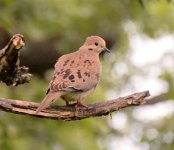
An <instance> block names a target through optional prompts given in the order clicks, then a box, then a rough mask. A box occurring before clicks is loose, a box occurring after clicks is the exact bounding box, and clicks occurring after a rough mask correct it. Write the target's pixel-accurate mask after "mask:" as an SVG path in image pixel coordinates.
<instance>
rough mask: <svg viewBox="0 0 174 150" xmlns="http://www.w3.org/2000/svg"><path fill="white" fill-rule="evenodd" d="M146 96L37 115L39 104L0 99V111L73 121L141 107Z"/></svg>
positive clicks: (67, 108)
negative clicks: (137, 106) (88, 107)
mask: <svg viewBox="0 0 174 150" xmlns="http://www.w3.org/2000/svg"><path fill="white" fill-rule="evenodd" d="M148 96H150V94H149V91H143V92H139V93H134V94H132V95H128V96H124V97H119V98H117V99H115V100H110V101H105V102H99V103H95V104H90V105H89V106H90V109H86V108H83V107H77V108H76V107H75V106H74V105H71V106H50V107H49V108H47V109H45V110H43V111H42V112H40V113H39V114H36V113H35V111H36V108H37V107H38V106H39V103H34V102H27V101H21V100H12V99H4V98H0V110H2V111H7V112H10V113H16V114H23V115H30V116H34V117H41V118H48V119H55V120H64V121H73V120H81V119H84V118H90V117H99V116H103V115H108V114H110V113H112V112H114V111H118V110H120V109H122V108H125V107H129V106H136V105H141V104H144V103H145V100H144V99H145V98H146V97H148Z"/></svg>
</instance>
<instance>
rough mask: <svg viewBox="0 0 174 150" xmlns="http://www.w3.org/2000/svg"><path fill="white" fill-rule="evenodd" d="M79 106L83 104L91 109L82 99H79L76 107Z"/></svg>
mask: <svg viewBox="0 0 174 150" xmlns="http://www.w3.org/2000/svg"><path fill="white" fill-rule="evenodd" d="M78 106H82V107H85V108H87V109H89V108H90V107H89V106H88V105H86V104H85V103H84V102H83V101H82V100H77V103H76V106H75V107H78Z"/></svg>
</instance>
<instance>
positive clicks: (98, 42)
mask: <svg viewBox="0 0 174 150" xmlns="http://www.w3.org/2000/svg"><path fill="white" fill-rule="evenodd" d="M83 46H85V47H86V48H87V50H89V51H94V52H96V53H98V54H100V53H101V52H104V51H106V52H109V53H110V50H109V49H108V48H107V47H106V42H105V40H104V39H103V38H101V37H99V36H90V37H88V38H87V39H86V41H85V43H84V45H83Z"/></svg>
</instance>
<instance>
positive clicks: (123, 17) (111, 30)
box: [0, 0, 174, 150]
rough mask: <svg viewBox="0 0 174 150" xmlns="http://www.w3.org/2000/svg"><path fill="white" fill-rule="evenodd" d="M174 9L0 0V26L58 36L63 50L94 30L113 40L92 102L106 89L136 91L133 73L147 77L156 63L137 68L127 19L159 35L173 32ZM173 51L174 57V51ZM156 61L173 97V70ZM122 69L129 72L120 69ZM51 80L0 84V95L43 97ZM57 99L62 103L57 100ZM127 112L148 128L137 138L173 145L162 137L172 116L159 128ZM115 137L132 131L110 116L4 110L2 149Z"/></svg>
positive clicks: (97, 145) (70, 147)
mask: <svg viewBox="0 0 174 150" xmlns="http://www.w3.org/2000/svg"><path fill="white" fill-rule="evenodd" d="M173 11H174V5H173V3H172V2H168V1H167V0H160V1H157V0H148V1H143V0H141V1H140V0H133V1H130V0H122V1H115V0H110V1H104V0H88V1H86V0H73V1H71V0H66V1H65V0H49V1H48V0H47V1H42V0H37V1H36V0H35V1H34V0H15V1H13V0H1V1H0V26H3V27H5V28H6V29H7V30H8V31H9V32H10V33H12V34H14V33H17V32H18V33H21V34H23V35H24V36H25V38H26V43H27V40H28V41H29V40H33V41H37V40H44V39H49V38H51V37H55V36H58V37H60V39H59V43H58V44H57V45H56V49H57V50H58V51H59V52H60V53H62V54H64V53H67V52H71V51H72V50H74V49H77V48H78V47H79V46H80V45H81V44H82V43H83V41H84V39H85V38H86V37H87V36H89V35H95V34H96V35H99V36H102V37H104V38H106V39H107V40H108V43H109V42H111V43H112V44H111V46H112V47H111V49H112V52H113V53H112V54H111V55H110V56H108V55H103V58H104V59H102V60H103V62H102V64H103V76H102V79H101V82H100V84H99V86H98V88H97V89H96V92H95V93H94V94H93V95H92V96H91V97H90V98H89V100H88V101H87V103H92V102H94V101H95V100H96V101H97V100H104V99H105V92H106V91H109V90H112V91H114V92H116V93H117V94H118V93H119V94H118V95H120V93H122V92H123V91H124V90H126V89H128V91H134V89H135V83H134V82H132V78H133V77H135V76H138V75H139V76H143V77H145V78H146V77H147V76H148V75H147V72H149V70H150V69H149V68H150V67H151V66H154V64H149V65H147V66H143V67H138V66H137V64H134V63H133V62H132V61H131V58H130V51H129V48H130V47H129V44H130V43H129V42H130V39H129V38H130V37H129V33H128V32H127V30H126V29H125V28H126V27H125V24H126V23H127V22H131V23H133V24H134V25H135V26H136V29H137V31H138V33H139V34H141V35H142V34H143V35H146V36H149V37H152V38H157V37H159V36H162V35H166V34H169V33H172V32H173V30H174V19H173V18H174V13H173ZM27 47H28V45H27ZM28 50H29V49H25V51H28ZM48 51H49V50H48ZM157 52H158V50H157ZM48 54H49V52H48ZM149 55H150V54H149ZM169 55H170V57H172V58H173V56H172V55H171V53H170V54H169ZM164 58H167V56H164ZM147 59H148V58H147ZM173 60H174V59H173ZM120 66H121V67H120ZM155 66H158V67H159V68H162V70H163V71H162V72H161V73H160V75H159V76H158V77H157V78H158V79H160V80H162V81H164V82H165V83H166V84H167V86H168V87H169V88H168V90H167V91H166V93H167V97H166V100H167V99H169V98H170V99H173V98H174V93H173V90H174V86H173V85H174V84H173V83H174V78H173V71H172V70H170V69H168V70H167V69H166V68H165V66H163V63H162V61H161V62H158V64H155ZM123 69H125V70H126V71H125V72H124V73H122V74H121V73H120V72H123ZM48 83H49V80H46V79H42V78H40V77H38V76H37V75H34V77H33V80H32V82H31V83H29V84H25V85H21V86H18V87H6V85H4V84H2V83H1V86H0V94H1V97H4V98H12V99H22V100H27V101H37V102H40V101H41V100H42V99H43V97H44V95H45V92H46V89H47V86H48ZM159 94H160V93H159ZM57 104H58V105H60V104H63V102H59V101H58V102H57ZM124 112H125V113H126V115H127V116H128V117H129V123H128V125H129V126H131V125H133V124H141V125H142V126H143V127H144V128H143V129H144V131H143V134H142V137H141V138H140V140H139V143H143V142H146V143H148V144H149V147H150V149H164V148H165V149H167V150H172V149H173V147H174V146H173V145H174V144H173V143H174V142H171V143H170V144H166V143H165V144H164V143H163V141H162V138H161V137H162V136H163V135H165V134H166V133H168V132H169V131H170V132H172V133H173V132H174V129H173V123H172V118H168V119H164V120H163V124H162V125H161V126H160V127H159V128H157V126H154V124H153V123H149V124H145V123H143V122H140V121H137V120H136V119H134V117H133V116H132V111H131V110H128V111H126V110H125V111H124ZM152 127H153V128H157V130H158V132H159V135H158V136H157V137H156V138H155V139H153V140H149V139H148V138H146V136H145V135H146V130H145V129H148V128H152ZM114 136H116V137H122V136H128V134H127V133H126V132H125V133H124V134H123V133H120V131H116V132H114V131H113V129H112V128H111V127H110V126H109V125H108V121H107V118H97V119H96V118H95V119H87V120H83V121H76V122H61V121H52V120H46V119H37V118H32V117H29V116H21V115H14V114H9V113H6V112H0V139H1V140H0V149H3V150H12V149H13V150H31V149H42V150H48V149H52V150H59V149H60V150H81V149H83V150H88V149H91V150H101V149H104V148H105V149H109V148H108V147H109V146H108V145H109V144H108V143H107V142H103V143H102V141H105V140H106V139H107V138H108V137H114ZM159 143H160V144H159Z"/></svg>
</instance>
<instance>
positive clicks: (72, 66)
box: [49, 53, 100, 92]
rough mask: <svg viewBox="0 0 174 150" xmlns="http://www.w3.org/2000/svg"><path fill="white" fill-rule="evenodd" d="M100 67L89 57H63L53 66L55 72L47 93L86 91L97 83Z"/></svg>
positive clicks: (72, 55)
mask: <svg viewBox="0 0 174 150" xmlns="http://www.w3.org/2000/svg"><path fill="white" fill-rule="evenodd" d="M99 70H100V66H99V65H96V64H95V62H93V60H91V59H90V58H89V57H87V58H86V59H85V56H82V55H75V53H71V54H68V55H63V56H62V57H60V58H59V60H58V61H57V63H56V64H55V72H54V76H53V78H52V81H51V82H50V84H49V91H55V92H56V91H65V92H70V91H77V90H78V91H79V90H80V91H86V90H90V89H91V88H93V87H95V86H96V85H97V83H98V81H99Z"/></svg>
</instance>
